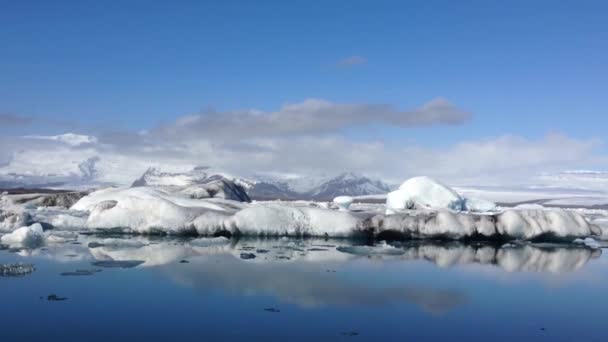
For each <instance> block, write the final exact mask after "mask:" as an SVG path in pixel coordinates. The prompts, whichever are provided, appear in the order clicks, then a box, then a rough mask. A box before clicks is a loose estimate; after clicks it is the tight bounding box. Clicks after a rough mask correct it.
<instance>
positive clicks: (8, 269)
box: [0, 264, 36, 277]
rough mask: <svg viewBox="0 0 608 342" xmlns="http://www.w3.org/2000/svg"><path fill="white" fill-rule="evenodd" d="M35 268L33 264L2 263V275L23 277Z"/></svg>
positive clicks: (0, 269) (0, 267)
mask: <svg viewBox="0 0 608 342" xmlns="http://www.w3.org/2000/svg"><path fill="white" fill-rule="evenodd" d="M35 270H36V268H35V267H34V265H33V264H0V277H23V276H25V275H28V274H30V273H32V272H34V271H35Z"/></svg>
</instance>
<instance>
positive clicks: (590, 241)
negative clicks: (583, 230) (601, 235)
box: [572, 237, 602, 248]
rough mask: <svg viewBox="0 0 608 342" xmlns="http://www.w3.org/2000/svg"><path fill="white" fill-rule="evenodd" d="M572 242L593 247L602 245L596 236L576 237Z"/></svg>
mask: <svg viewBox="0 0 608 342" xmlns="http://www.w3.org/2000/svg"><path fill="white" fill-rule="evenodd" d="M572 242H573V243H576V244H579V245H585V246H587V247H591V248H601V247H602V246H601V245H600V243H599V242H597V241H596V240H595V239H594V238H590V237H588V238H584V239H575V240H574V241H572Z"/></svg>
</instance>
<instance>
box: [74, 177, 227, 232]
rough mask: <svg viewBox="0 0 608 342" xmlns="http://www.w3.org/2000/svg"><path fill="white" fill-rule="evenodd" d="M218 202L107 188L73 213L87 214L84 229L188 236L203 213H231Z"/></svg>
mask: <svg viewBox="0 0 608 342" xmlns="http://www.w3.org/2000/svg"><path fill="white" fill-rule="evenodd" d="M235 206H236V204H233V205H232V207H231V206H230V204H228V203H226V204H224V205H222V202H221V201H219V200H218V201H212V200H196V199H191V198H187V197H182V196H177V195H175V194H172V193H169V192H167V191H165V190H162V189H159V188H153V187H135V188H128V189H117V188H109V189H104V190H99V191H96V192H93V193H91V194H89V195H88V196H85V197H83V198H82V199H81V200H80V201H78V202H77V203H76V204H74V205H73V206H72V208H71V209H72V210H79V211H88V212H90V215H89V217H88V219H87V222H86V226H87V227H88V228H94V229H114V228H123V229H128V230H131V231H133V232H137V233H151V232H165V233H189V232H192V231H193V225H192V221H193V220H194V219H195V218H196V217H198V216H200V215H202V214H204V213H206V212H210V211H211V212H213V211H215V212H225V211H229V210H230V211H234V209H233V208H234V207H235Z"/></svg>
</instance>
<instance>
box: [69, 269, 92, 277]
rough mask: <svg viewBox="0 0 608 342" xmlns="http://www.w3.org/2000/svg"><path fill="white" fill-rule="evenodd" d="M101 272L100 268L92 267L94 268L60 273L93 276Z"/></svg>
mask: <svg viewBox="0 0 608 342" xmlns="http://www.w3.org/2000/svg"><path fill="white" fill-rule="evenodd" d="M99 272H101V270H100V269H92V270H76V271H74V272H63V273H60V275H62V276H91V275H93V274H95V273H99Z"/></svg>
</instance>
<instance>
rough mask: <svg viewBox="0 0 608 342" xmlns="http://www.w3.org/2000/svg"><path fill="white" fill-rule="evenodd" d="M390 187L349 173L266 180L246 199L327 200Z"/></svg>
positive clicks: (373, 192) (368, 193)
mask: <svg viewBox="0 0 608 342" xmlns="http://www.w3.org/2000/svg"><path fill="white" fill-rule="evenodd" d="M389 191H391V187H390V186H389V185H387V184H385V183H383V182H380V181H376V180H372V179H369V178H367V177H365V176H362V175H358V174H355V173H352V172H345V173H342V174H339V175H337V176H334V177H326V178H312V177H310V178H309V177H297V178H296V177H293V178H275V179H272V178H269V177H265V178H263V179H262V180H259V181H257V182H256V183H255V185H254V186H253V187H252V188H251V189H250V193H249V194H250V196H252V197H253V198H258V199H277V198H278V199H310V200H331V199H333V198H334V197H336V196H344V195H348V196H363V195H377V194H385V193H387V192H389Z"/></svg>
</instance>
